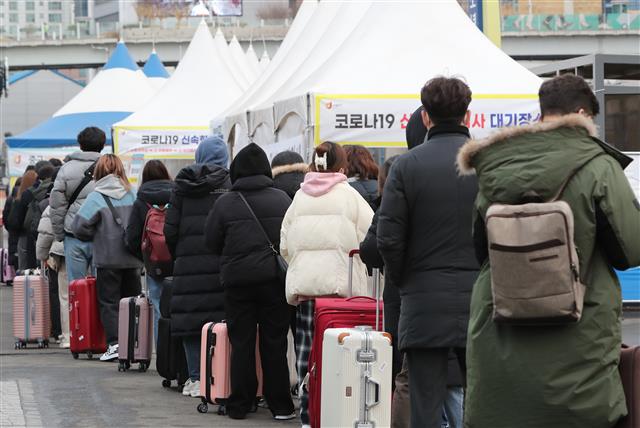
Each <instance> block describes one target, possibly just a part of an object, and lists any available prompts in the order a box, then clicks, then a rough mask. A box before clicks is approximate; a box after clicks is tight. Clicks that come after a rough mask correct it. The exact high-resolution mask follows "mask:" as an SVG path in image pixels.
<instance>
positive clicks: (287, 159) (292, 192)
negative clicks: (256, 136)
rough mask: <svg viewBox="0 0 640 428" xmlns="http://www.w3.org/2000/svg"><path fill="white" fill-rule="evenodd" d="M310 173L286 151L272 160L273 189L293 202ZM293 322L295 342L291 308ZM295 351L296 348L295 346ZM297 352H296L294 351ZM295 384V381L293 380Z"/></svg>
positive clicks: (299, 159)
mask: <svg viewBox="0 0 640 428" xmlns="http://www.w3.org/2000/svg"><path fill="white" fill-rule="evenodd" d="M307 172H309V165H308V164H306V163H305V162H304V159H302V156H300V155H299V154H298V153H296V152H292V151H285V152H281V153H278V154H277V155H275V156H274V158H273V159H272V160H271V174H273V187H275V188H276V189H280V190H282V191H283V192H285V193H286V194H287V195H288V196H289V198H291V199H292V200H293V198H294V197H295V196H296V193H297V192H298V190H300V185H301V184H302V182H303V181H304V176H305V174H306V173H307ZM290 307H291V320H290V323H289V326H290V327H291V333H292V334H293V341H294V343H295V338H296V307H295V306H291V305H290ZM294 349H295V346H294ZM294 352H295V351H294ZM291 382H295V379H291Z"/></svg>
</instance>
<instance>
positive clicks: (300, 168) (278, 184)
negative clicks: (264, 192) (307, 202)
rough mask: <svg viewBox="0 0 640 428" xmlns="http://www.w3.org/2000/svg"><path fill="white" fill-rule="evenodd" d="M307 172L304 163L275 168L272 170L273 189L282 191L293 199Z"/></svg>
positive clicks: (307, 168)
mask: <svg viewBox="0 0 640 428" xmlns="http://www.w3.org/2000/svg"><path fill="white" fill-rule="evenodd" d="M308 170H309V167H308V165H307V164H306V163H296V164H293V165H284V166H278V167H275V168H273V187H275V188H276V189H280V190H282V191H283V192H285V193H286V194H287V195H288V196H289V198H291V199H293V197H294V196H295V195H296V192H297V191H298V190H299V189H300V184H301V183H302V182H303V181H304V175H305V174H306V173H307V171H308Z"/></svg>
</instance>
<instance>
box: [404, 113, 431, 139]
mask: <svg viewBox="0 0 640 428" xmlns="http://www.w3.org/2000/svg"><path fill="white" fill-rule="evenodd" d="M406 135H407V146H408V147H409V150H411V149H413V148H414V147H418V146H419V145H420V144H422V143H424V139H425V137H426V136H427V127H426V126H424V122H422V106H420V107H418V109H417V110H416V111H414V112H413V114H412V115H411V118H410V119H409V122H408V123H407V129H406Z"/></svg>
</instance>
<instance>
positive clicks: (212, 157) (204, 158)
mask: <svg viewBox="0 0 640 428" xmlns="http://www.w3.org/2000/svg"><path fill="white" fill-rule="evenodd" d="M196 163H199V164H203V163H213V164H216V165H218V166H221V167H224V168H226V167H227V166H228V165H229V151H228V150H227V145H226V144H225V143H224V140H223V139H222V138H220V137H219V136H213V137H208V138H206V139H204V140H203V141H201V142H200V144H198V148H197V149H196Z"/></svg>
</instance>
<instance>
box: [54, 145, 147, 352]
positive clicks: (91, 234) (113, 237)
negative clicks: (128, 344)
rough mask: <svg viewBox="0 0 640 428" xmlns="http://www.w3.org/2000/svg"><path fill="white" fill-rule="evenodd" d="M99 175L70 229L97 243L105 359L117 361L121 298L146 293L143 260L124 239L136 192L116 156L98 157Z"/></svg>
mask: <svg viewBox="0 0 640 428" xmlns="http://www.w3.org/2000/svg"><path fill="white" fill-rule="evenodd" d="M94 179H95V186H94V189H93V191H92V192H91V193H89V194H88V195H87V198H86V200H85V201H84V203H83V204H82V206H81V207H80V209H79V210H78V212H77V213H76V215H75V216H74V219H73V223H71V231H72V232H73V235H74V236H75V237H76V238H77V239H79V240H81V241H92V242H93V258H94V263H95V266H96V288H97V292H98V303H99V307H100V319H101V320H102V325H103V326H104V330H105V335H106V339H107V344H108V345H109V347H108V348H107V352H105V353H104V354H103V355H102V356H101V357H100V361H113V360H115V359H117V358H118V310H119V308H118V305H119V303H120V299H122V298H124V297H132V296H136V295H138V294H140V291H141V290H140V288H141V287H140V268H141V267H142V263H140V260H138V259H137V258H136V257H135V256H134V255H132V254H131V253H130V252H129V250H128V249H127V247H126V245H125V239H124V234H125V231H124V228H125V225H126V224H127V222H128V221H129V217H130V216H131V212H132V211H133V202H134V201H135V199H136V196H135V193H134V192H133V191H132V190H131V185H130V184H129V180H128V179H127V175H126V174H125V171H124V166H123V165H122V162H121V161H120V158H118V157H117V156H116V155H112V154H106V155H103V156H101V157H100V159H98V162H97V163H96V168H95V173H94ZM74 239H75V238H74ZM65 245H66V241H65ZM65 250H66V248H65Z"/></svg>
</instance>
